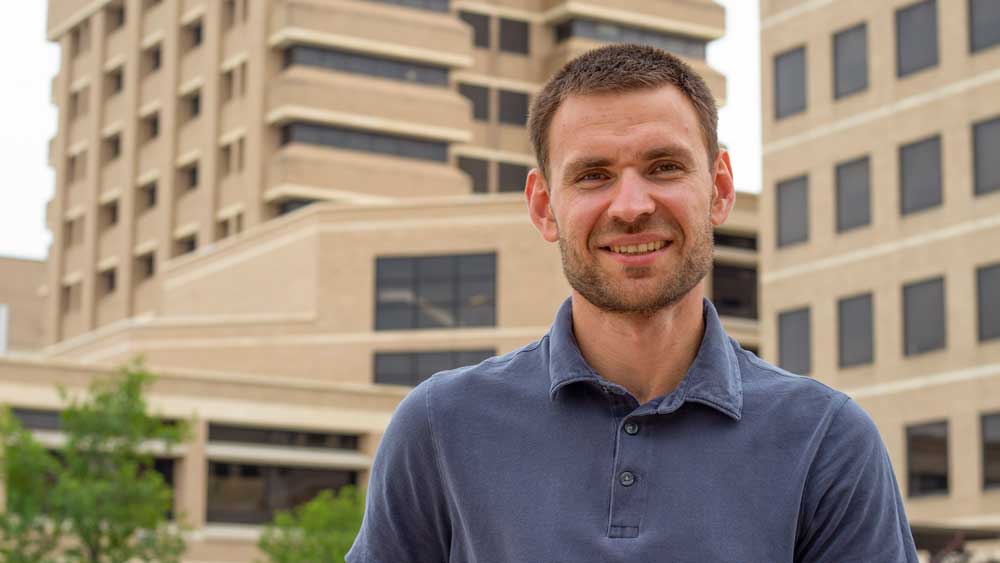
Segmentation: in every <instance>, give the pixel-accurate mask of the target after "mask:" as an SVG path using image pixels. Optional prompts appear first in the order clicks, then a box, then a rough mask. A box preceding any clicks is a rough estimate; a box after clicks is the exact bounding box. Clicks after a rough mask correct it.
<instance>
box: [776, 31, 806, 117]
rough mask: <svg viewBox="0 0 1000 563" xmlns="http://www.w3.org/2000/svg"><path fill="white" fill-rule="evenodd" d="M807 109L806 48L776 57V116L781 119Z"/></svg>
mask: <svg viewBox="0 0 1000 563" xmlns="http://www.w3.org/2000/svg"><path fill="white" fill-rule="evenodd" d="M805 109H806V48H805V47H799V48H798V49H794V50H792V51H788V52H787V53H782V54H780V55H778V56H776V57H774V115H775V116H776V117H777V118H778V119H781V118H782V117H787V116H789V115H793V114H796V113H799V112H802V111H805Z"/></svg>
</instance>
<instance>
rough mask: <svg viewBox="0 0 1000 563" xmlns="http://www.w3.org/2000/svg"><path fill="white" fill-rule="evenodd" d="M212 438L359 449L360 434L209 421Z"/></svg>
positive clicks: (226, 440)
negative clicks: (211, 422) (234, 424)
mask: <svg viewBox="0 0 1000 563" xmlns="http://www.w3.org/2000/svg"><path fill="white" fill-rule="evenodd" d="M208 440H209V441H210V442H233V443H239V444H258V445H267V446H289V447H295V448H320V449H332V450H357V449H358V436H357V435H356V434H335V433H330V432H307V431H303V430H286V429H282V428H262V427H256V426H232V425H228V424H209V425H208Z"/></svg>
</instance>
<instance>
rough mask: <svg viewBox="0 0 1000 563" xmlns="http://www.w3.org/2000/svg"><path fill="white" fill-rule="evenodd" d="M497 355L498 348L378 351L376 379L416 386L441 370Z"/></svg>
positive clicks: (476, 362)
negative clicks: (496, 349)
mask: <svg viewBox="0 0 1000 563" xmlns="http://www.w3.org/2000/svg"><path fill="white" fill-rule="evenodd" d="M495 355H496V351H495V350H486V349H484V350H446V351H435V352H377V353H376V354H375V383H383V384H387V385H410V386H416V385H417V384H419V383H420V382H421V381H423V380H425V379H427V378H428V377H430V376H432V375H434V374H435V373H437V372H439V371H445V370H449V369H454V368H457V367H462V366H470V365H475V364H478V363H479V362H481V361H483V360H485V359H486V358H490V357H493V356H495Z"/></svg>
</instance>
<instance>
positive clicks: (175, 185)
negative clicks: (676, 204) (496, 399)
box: [0, 0, 760, 562]
mask: <svg viewBox="0 0 1000 563" xmlns="http://www.w3.org/2000/svg"><path fill="white" fill-rule="evenodd" d="M723 22H724V12H723V9H722V8H721V7H720V6H718V5H717V4H715V3H714V2H712V1H710V0H666V1H650V0H616V1H614V2H606V1H601V2H597V1H591V0H585V1H582V2H578V1H573V2H567V1H562V0H544V1H526V0H511V1H509V2H493V1H479V2H473V1H456V0H452V2H451V3H449V2H448V0H408V1H406V2H402V1H400V2H389V1H382V2H378V1H365V0H272V1H263V0H261V1H253V0H219V1H214V0H127V1H120V0H103V1H101V0H98V1H94V0H50V4H49V22H48V35H49V39H50V40H52V41H56V42H58V43H59V44H60V46H61V52H62V64H61V67H60V71H59V74H58V75H57V76H56V77H55V79H54V80H53V89H52V98H53V102H54V103H55V104H56V105H57V106H58V107H59V109H60V112H59V114H60V115H59V130H58V134H57V135H56V137H55V138H54V139H53V142H52V145H51V153H50V160H51V164H52V166H53V167H54V168H55V170H56V184H57V185H56V190H55V196H54V198H53V199H52V201H51V202H50V204H49V207H48V211H47V220H48V223H49V226H50V229H51V230H52V233H53V244H52V247H51V250H50V255H49V261H48V267H49V271H48V278H47V281H46V283H45V285H46V288H47V295H48V300H47V307H48V308H47V313H46V316H45V327H46V328H47V331H48V334H47V338H46V344H47V346H46V348H45V349H44V352H43V354H41V355H40V356H39V357H38V358H33V359H18V360H11V359H8V360H0V384H2V385H3V386H4V387H3V395H2V396H3V397H4V398H5V399H6V400H8V401H9V402H11V403H12V405H13V406H14V407H16V408H17V409H19V410H18V411H17V413H18V414H19V416H21V417H22V419H23V420H25V422H26V424H28V425H29V426H32V427H33V428H34V429H35V430H36V432H38V433H39V434H40V436H41V437H43V438H45V439H48V440H53V441H54V442H55V441H57V439H58V428H57V419H56V417H55V414H54V413H55V409H57V408H58V406H59V402H58V399H57V396H56V395H55V393H54V391H53V388H52V384H53V383H57V382H61V383H64V384H66V385H69V386H70V387H72V388H80V387H82V386H83V385H85V383H86V382H87V381H89V380H90V379H92V378H93V377H94V376H95V375H97V374H99V373H101V372H102V371H104V370H106V369H107V366H113V365H116V364H120V363H122V362H125V361H127V360H129V359H130V358H132V357H134V356H135V355H137V354H140V353H141V354H143V355H144V356H145V358H146V362H147V363H148V364H149V365H151V366H153V367H154V368H155V370H156V371H157V372H160V373H162V374H163V375H162V379H161V380H160V381H159V382H158V383H157V385H156V387H155V388H154V390H153V392H152V393H151V402H152V404H153V406H154V408H157V409H158V410H159V411H160V412H162V414H163V416H166V417H169V418H179V417H189V416H192V415H196V416H197V423H196V426H195V436H194V440H193V441H192V442H191V443H190V444H188V445H187V446H186V447H185V448H183V450H181V451H180V452H174V453H173V454H171V455H170V456H166V457H163V459H161V460H160V461H159V462H158V469H160V470H161V471H163V472H164V474H165V475H169V476H170V480H171V482H172V483H173V485H174V487H175V489H176V492H177V501H176V507H175V509H176V512H177V513H183V514H185V515H186V518H187V521H188V523H189V524H190V525H191V526H192V528H193V532H192V535H191V538H192V542H191V549H190V552H189V554H188V560H189V561H192V562H194V561H201V562H208V561H212V562H221V561H233V562H237V561H239V562H242V561H250V560H251V558H252V557H253V553H254V550H253V540H254V537H255V535H256V533H257V530H258V528H257V525H258V524H260V523H262V522H266V521H268V520H269V519H270V517H271V516H272V514H273V512H274V510H277V509H283V508H287V507H289V506H291V505H294V504H296V503H299V502H302V501H303V500H305V499H307V498H309V497H310V496H311V495H312V494H315V492H316V491H318V490H320V489H322V488H324V487H337V486H339V485H342V484H345V483H358V484H364V482H365V479H366V478H367V470H368V467H369V464H370V462H371V457H372V455H373V453H374V450H375V447H376V446H377V444H378V440H379V437H380V435H381V432H382V430H383V429H384V427H385V424H386V423H387V421H388V419H389V416H390V414H391V411H392V409H393V408H394V407H395V405H396V404H397V403H398V401H399V400H400V399H401V398H402V397H403V396H404V395H405V393H406V391H407V390H408V389H409V386H411V385H413V384H416V383H417V382H419V381H420V380H422V379H423V378H426V377H427V376H429V375H430V374H432V373H434V372H435V371H438V370H441V369H447V368H450V367H453V366H457V365H464V364H468V363H474V362H476V361H478V360H479V359H481V358H483V357H486V356H490V355H493V354H497V353H505V352H507V351H510V350H512V349H514V348H517V347H519V346H521V345H523V344H525V343H527V342H530V341H531V340H534V339H536V338H538V337H540V336H541V335H542V334H544V332H545V331H546V330H547V327H548V325H549V323H550V322H551V320H552V318H553V315H554V313H555V310H556V309H557V307H558V305H559V304H560V303H561V301H562V300H563V299H564V298H565V297H566V296H567V295H568V292H569V287H568V285H567V284H566V282H565V281H564V278H563V276H562V272H561V266H560V260H559V255H558V250H557V248H555V247H554V246H552V245H548V244H546V243H544V242H543V241H542V240H541V239H540V237H539V236H538V234H537V233H536V232H535V230H534V228H533V227H532V226H531V224H530V221H529V220H528V217H527V213H526V210H525V205H524V202H523V195H522V194H521V193H520V192H521V191H522V190H523V182H524V176H525V174H526V172H527V170H528V169H529V168H530V167H531V166H533V164H534V157H533V155H532V153H531V149H530V145H529V142H528V135H527V130H526V127H525V122H526V116H527V108H528V106H529V103H530V100H531V97H532V95H533V93H534V92H536V91H537V90H538V89H539V88H540V87H541V85H542V84H543V83H544V81H545V80H546V79H547V78H548V76H549V75H550V74H551V73H552V72H554V71H555V70H556V69H558V68H559V67H560V65H562V64H563V63H564V62H566V61H568V60H569V59H571V58H572V57H574V56H576V55H578V54H579V53H582V52H584V51H585V50H587V49H590V48H592V47H595V46H599V45H602V44H606V43H607V42H614V41H634V42H642V43H649V44H654V45H659V46H662V47H665V48H667V49H669V50H672V51H674V52H676V53H678V54H679V55H681V56H683V57H684V58H685V59H686V60H688V61H689V62H690V63H691V64H692V65H693V66H694V67H695V68H697V69H698V70H699V71H700V72H702V73H703V74H704V75H705V76H706V77H707V79H708V81H709V85H710V86H711V87H712V89H713V91H714V92H715V93H716V95H717V97H718V99H719V101H720V103H721V102H723V101H724V98H725V81H724V78H723V77H722V76H721V75H720V74H719V73H718V72H716V71H713V70H712V69H710V68H709V67H708V66H707V65H706V63H705V47H706V45H707V43H708V42H709V41H711V40H712V39H716V38H718V37H720V36H722V34H723V32H724V24H723ZM756 205H757V203H756V197H755V196H754V195H752V194H741V197H740V198H739V199H738V203H737V209H736V210H735V212H734V214H733V216H732V217H731V219H730V222H729V223H728V224H727V226H726V227H725V228H724V229H722V230H720V231H719V232H718V233H717V243H718V247H717V252H716V268H715V271H714V273H713V275H712V276H711V278H710V279H709V280H707V282H706V283H707V284H708V287H709V292H710V293H711V294H712V295H713V297H714V299H715V301H716V303H717V305H718V307H719V309H720V312H721V313H722V315H723V319H724V323H725V324H726V326H727V328H728V329H729V331H730V333H731V334H732V335H733V336H734V337H736V338H738V339H739V340H740V341H741V342H743V343H744V344H745V345H746V346H747V347H750V348H754V349H757V348H758V347H759V346H760V339H759V336H758V328H757V307H758V304H757V289H756V288H757V280H756V278H757V235H756V229H757V227H756V225H757V211H756Z"/></svg>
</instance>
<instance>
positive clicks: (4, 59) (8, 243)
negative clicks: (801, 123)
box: [0, 0, 761, 258]
mask: <svg viewBox="0 0 1000 563" xmlns="http://www.w3.org/2000/svg"><path fill="white" fill-rule="evenodd" d="M716 1H717V2H719V3H720V4H723V5H725V6H726V10H727V13H726V37H725V38H724V39H721V40H719V41H716V42H714V43H713V44H711V45H710V46H709V49H708V60H709V64H711V65H712V66H713V67H715V68H716V69H718V70H719V71H721V72H722V73H723V74H725V75H726V78H727V79H728V81H729V82H728V102H729V103H728V105H727V106H726V107H724V108H723V109H722V111H721V112H720V116H719V140H720V141H722V142H723V143H725V144H726V145H728V146H729V150H730V152H731V153H732V162H733V170H734V175H735V177H736V185H737V187H738V188H739V189H741V190H749V191H760V183H761V170H760V158H761V148H760V77H759V74H760V73H759V65H760V63H759V55H758V51H759V46H758V45H759V37H758V19H759V16H758V13H759V12H758V9H757V6H758V3H757V0H716ZM11 4H12V5H11V6H8V7H7V13H6V17H4V18H0V68H2V69H3V70H4V74H5V76H6V77H7V78H6V79H5V81H4V85H3V88H2V89H0V96H2V98H0V124H2V126H0V165H2V176H0V178H3V181H2V182H0V256H19V257H26V258H44V257H45V255H46V253H47V252H48V245H49V240H50V236H49V233H48V230H47V229H46V227H45V204H46V202H47V201H48V200H49V198H51V197H52V189H53V183H54V181H55V179H54V174H53V172H52V170H51V169H50V168H49V166H48V163H47V162H46V161H47V153H48V142H49V139H50V138H51V137H52V135H53V134H55V130H56V119H57V116H56V111H55V107H54V106H53V105H52V104H51V102H50V95H49V92H50V84H51V80H52V76H53V75H54V74H55V73H56V70H57V69H58V67H59V49H58V48H57V47H56V46H55V45H53V44H51V43H49V42H48V41H46V40H45V9H46V4H47V2H44V1H42V0H28V1H22V2H16V3H11Z"/></svg>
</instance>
